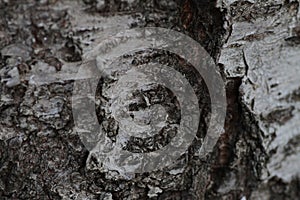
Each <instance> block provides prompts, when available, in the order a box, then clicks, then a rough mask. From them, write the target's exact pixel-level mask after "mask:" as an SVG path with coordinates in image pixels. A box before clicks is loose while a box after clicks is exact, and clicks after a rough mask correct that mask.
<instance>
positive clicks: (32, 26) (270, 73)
mask: <svg viewBox="0 0 300 200" xmlns="http://www.w3.org/2000/svg"><path fill="white" fill-rule="evenodd" d="M299 17H300V11H299V1H298V0H247V1H240V0H217V1H208V0H182V1H179V0H169V1H168V0H83V1H80V0H76V1H60V0H40V1H33V0H27V1H18V2H16V1H13V0H1V1H0V50H1V57H0V80H1V81H0V199H106V200H108V199H243V200H244V199H299V198H300V180H299V175H300V170H299V165H300V145H299V143H300V104H299V102H300V66H299V63H300V56H299V55H300V48H299V47H300V46H299V44H300V21H299ZM153 26H154V27H155V26H156V27H164V28H169V29H173V30H176V31H180V32H182V33H184V34H186V35H189V36H190V37H192V38H193V39H195V40H196V41H197V42H199V43H200V44H201V45H202V46H203V47H204V48H205V49H206V50H207V52H209V54H210V55H211V56H212V57H213V59H214V61H215V63H216V64H217V66H218V69H216V70H219V71H220V73H221V74H222V76H223V79H224V81H225V83H226V96H227V103H228V105H227V115H226V122H225V132H224V133H223V135H222V136H221V137H220V139H219V141H218V143H217V145H216V146H215V148H214V152H213V153H212V154H211V155H209V156H208V157H207V158H206V159H200V158H199V157H197V151H198V150H199V148H200V146H201V137H202V136H203V135H205V133H203V131H204V130H206V128H207V127H206V125H205V123H206V122H207V120H206V118H205V119H202V121H201V122H202V124H201V125H199V128H200V131H199V132H198V135H197V136H198V137H199V138H198V140H197V139H195V141H194V143H193V144H192V145H191V147H190V148H189V150H188V151H187V152H186V153H185V154H184V155H183V156H182V157H181V158H180V159H179V160H178V162H177V163H176V165H175V166H173V167H171V168H168V169H165V170H162V171H155V172H149V173H143V174H137V175H135V176H130V177H124V176H119V175H118V173H117V172H116V171H107V170H105V169H103V168H102V167H101V161H100V162H99V160H97V159H95V158H94V157H93V156H92V155H91V153H90V152H89V151H88V150H87V149H86V147H85V145H83V143H82V141H81V140H80V138H79V136H78V133H77V132H76V131H74V129H73V128H74V121H73V116H72V107H71V103H72V91H73V83H74V76H73V74H75V73H76V72H77V70H78V66H80V64H81V63H83V62H84V61H85V60H86V59H87V56H86V55H88V52H91V51H93V49H95V47H96V46H97V44H98V43H99V42H100V41H102V40H103V39H104V38H107V37H108V36H109V35H112V34H116V33H118V32H120V31H122V30H125V29H130V28H135V27H153ZM165 57H168V58H169V59H171V61H172V65H174V66H175V68H176V67H177V69H180V68H183V69H187V70H186V71H185V72H186V75H187V78H190V80H194V81H195V85H194V86H195V87H196V88H198V89H199V88H200V92H199V93H197V94H198V95H199V96H198V97H199V98H200V99H201V97H203V98H206V96H205V94H204V92H203V91H204V90H205V88H204V87H201V84H200V83H198V82H201V81H200V79H201V77H193V72H192V70H189V64H188V63H185V62H184V61H182V60H181V59H180V58H178V57H176V56H174V55H173V56H172V55H163V53H162V52H155V51H150V52H148V55H144V54H137V55H129V56H127V57H125V58H124V61H123V63H126V62H131V63H132V64H134V65H139V64H141V63H147V61H144V60H151V59H154V60H156V61H157V62H163V63H164V62H165ZM170 57H172V58H170ZM183 71H184V70H183ZM36 74H39V76H35V77H33V76H32V75H36ZM45 74H46V75H47V76H46V75H45ZM66 74H69V75H67V76H65V75H66ZM36 77H38V78H36ZM55 77H59V80H57V79H55ZM106 84H110V83H109V82H105V80H101V81H100V82H99V88H102V87H103V85H104V86H105V85H106ZM198 86H199V87H198ZM99 88H98V89H99ZM152 89H153V90H154V91H155V93H156V94H161V95H162V96H163V95H164V94H165V93H164V92H165V91H162V90H159V88H152ZM97 92H99V96H97V95H96V96H97V97H99V99H98V100H99V101H97V102H98V103H97V102H95V104H96V110H97V116H98V120H99V121H101V122H103V123H104V124H106V125H104V127H105V130H107V132H108V136H109V137H110V139H111V140H112V141H113V140H114V139H115V137H116V135H117V134H118V127H117V125H116V124H115V123H114V121H112V120H111V118H109V117H108V116H107V115H105V112H104V111H103V109H102V107H103V106H104V103H103V102H105V98H104V96H103V95H102V94H101V92H102V90H101V89H100V90H99V91H97ZM203 94H204V96H202V95H203ZM163 99H164V100H159V101H167V100H168V98H163ZM99 102H100V103H99ZM199 102H200V100H199ZM139 106H141V105H139V104H138V105H136V107H137V109H138V107H139ZM203 109H204V108H203ZM203 112H204V113H206V112H208V110H206V109H204V110H203ZM175 114H176V113H174V115H175ZM174 119H176V118H174ZM164 139H166V138H160V139H157V140H156V142H158V143H160V144H164V142H165V141H164ZM160 140H162V141H160ZM134 145H136V146H134ZM143 145H145V143H142V144H141V145H140V146H139V145H137V144H136V143H134V142H133V146H131V147H130V148H135V151H144V150H145V151H146V150H147V148H148V147H144V146H143ZM149 148H150V147H149Z"/></svg>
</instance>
